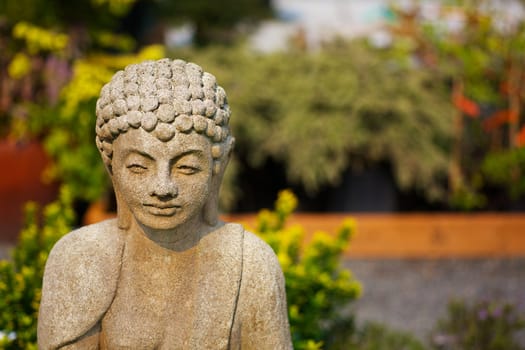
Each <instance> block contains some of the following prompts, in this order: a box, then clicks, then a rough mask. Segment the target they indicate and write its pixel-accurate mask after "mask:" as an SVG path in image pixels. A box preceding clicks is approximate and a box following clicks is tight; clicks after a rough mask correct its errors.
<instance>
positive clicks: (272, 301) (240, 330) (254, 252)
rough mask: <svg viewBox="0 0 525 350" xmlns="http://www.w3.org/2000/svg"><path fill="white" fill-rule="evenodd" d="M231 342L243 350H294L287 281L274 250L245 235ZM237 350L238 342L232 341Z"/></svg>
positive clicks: (251, 236)
mask: <svg viewBox="0 0 525 350" xmlns="http://www.w3.org/2000/svg"><path fill="white" fill-rule="evenodd" d="M235 323H236V325H234V329H233V333H232V338H237V339H240V348H241V349H242V350H251V349H253V350H255V349H257V350H265V349H267V350H281V349H282V350H288V349H292V344H291V338H290V327H289V324H288V310H287V307H286V292H285V285H284V277H283V273H282V270H281V267H280V265H279V262H278V261H277V257H276V256H275V254H274V252H273V251H272V249H271V248H270V247H269V246H268V245H267V244H266V243H264V242H262V241H261V240H260V239H259V238H257V237H255V236H254V235H253V234H251V233H250V232H246V233H245V242H244V254H243V272H242V282H241V288H240V294H239V301H238V306H237V312H236V316H235ZM232 345H233V346H232V348H233V349H235V348H236V346H235V341H232Z"/></svg>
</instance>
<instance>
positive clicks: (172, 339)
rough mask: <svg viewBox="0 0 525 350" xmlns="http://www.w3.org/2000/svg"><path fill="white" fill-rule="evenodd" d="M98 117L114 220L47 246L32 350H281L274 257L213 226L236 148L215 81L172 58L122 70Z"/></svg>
mask: <svg viewBox="0 0 525 350" xmlns="http://www.w3.org/2000/svg"><path fill="white" fill-rule="evenodd" d="M124 86H125V87H126V88H124ZM188 100H191V102H189V101H188ZM159 102H160V104H159ZM185 106H188V108H186V107H185ZM189 107H191V108H189ZM97 115H98V119H97V123H96V125H97V128H96V130H97V142H96V143H97V147H99V150H100V152H101V155H102V159H103V161H104V163H105V165H106V167H107V169H108V172H109V174H110V176H111V178H112V181H113V185H114V188H115V193H116V197H117V204H118V218H117V219H115V220H109V221H105V222H102V223H99V224H95V225H91V226H87V227H83V228H81V229H79V230H76V231H73V232H71V233H69V234H68V235H66V236H65V237H64V238H62V239H61V240H60V241H59V242H58V243H57V244H56V245H55V247H54V248H53V250H52V252H51V254H50V256H49V259H48V262H47V265H46V271H45V275H44V283H43V289H42V301H41V306H40V313H39V320H38V343H39V348H41V349H241V348H242V349H268V350H270V349H271V350H274V349H291V348H292V345H291V340H290V330H289V326H288V318H287V309H286V295H285V288H284V279H283V275H282V271H281V269H280V266H279V264H278V262H277V259H276V257H275V254H274V253H273V251H272V250H271V248H270V247H269V246H268V245H266V243H264V242H263V241H262V240H260V239H259V238H257V237H256V236H255V235H253V234H252V233H250V232H247V231H245V230H244V229H243V228H242V226H240V225H238V224H225V223H223V222H220V221H219V220H218V218H217V197H218V193H219V187H220V183H221V179H222V175H223V173H224V170H225V168H226V164H227V162H228V159H229V156H230V154H231V150H232V147H233V143H234V139H233V137H232V136H231V134H230V130H229V127H228V121H229V117H230V110H229V107H228V104H227V99H226V95H225V93H224V90H223V89H222V88H221V87H220V86H218V85H217V84H216V82H215V78H214V77H213V76H212V75H211V74H209V73H206V72H203V70H202V68H200V67H199V66H197V65H195V64H192V63H185V62H184V61H181V60H176V61H171V60H169V59H164V60H160V61H156V62H152V61H148V62H143V63H141V64H138V65H131V66H129V67H127V68H126V69H125V70H124V71H123V72H119V73H117V74H115V76H114V78H113V80H112V81H111V82H110V83H108V84H107V85H106V86H105V87H104V88H103V89H102V92H101V97H100V100H99V102H98V103H97ZM203 125H204V129H202V126H203ZM139 126H142V127H139ZM108 130H109V132H108Z"/></svg>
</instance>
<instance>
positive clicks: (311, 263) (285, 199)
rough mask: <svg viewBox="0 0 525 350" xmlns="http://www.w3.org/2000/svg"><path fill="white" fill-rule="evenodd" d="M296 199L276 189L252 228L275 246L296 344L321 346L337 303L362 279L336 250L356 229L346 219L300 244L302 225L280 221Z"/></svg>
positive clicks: (355, 293) (357, 290)
mask: <svg viewBox="0 0 525 350" xmlns="http://www.w3.org/2000/svg"><path fill="white" fill-rule="evenodd" d="M296 206H297V199H296V197H295V196H294V194H293V193H292V192H290V191H288V190H285V191H282V192H280V193H279V197H278V199H277V201H276V204H275V209H274V211H269V210H262V211H261V212H260V213H259V216H258V220H257V229H256V232H257V233H258V234H259V235H260V236H261V237H262V238H263V239H264V240H265V241H266V242H267V243H268V244H269V245H270V246H271V247H272V248H273V249H274V251H275V253H276V254H277V258H278V259H279V262H280V263H281V267H282V269H283V272H284V276H285V279H286V293H287V298H288V312H289V317H290V326H291V331H292V337H293V342H294V346H295V348H296V349H312V350H313V349H320V348H321V347H322V344H323V342H324V341H326V339H328V338H329V337H330V332H331V330H332V327H333V326H334V324H335V322H336V320H337V319H338V317H340V316H341V315H339V314H338V310H339V309H340V307H341V306H343V305H345V304H347V303H348V302H350V301H351V300H353V299H355V298H357V297H358V296H359V295H360V294H361V285H360V284H359V282H357V281H356V280H355V279H354V278H353V277H352V274H351V273H350V271H348V270H345V269H343V268H342V267H341V266H340V260H341V255H342V253H343V251H344V250H345V248H346V247H347V245H348V241H349V239H350V237H351V235H352V234H353V233H354V231H355V221H354V220H352V219H346V220H345V221H344V222H343V223H342V226H341V228H340V229H339V231H338V232H337V234H336V235H333V236H332V235H329V234H327V233H324V232H317V233H315V234H314V236H313V238H312V240H311V241H310V242H309V243H308V244H306V245H304V244H303V242H304V235H305V232H304V230H303V228H302V227H301V226H285V224H286V219H287V218H288V217H289V216H290V214H291V213H292V212H293V211H294V210H295V208H296Z"/></svg>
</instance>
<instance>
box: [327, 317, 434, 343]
mask: <svg viewBox="0 0 525 350" xmlns="http://www.w3.org/2000/svg"><path fill="white" fill-rule="evenodd" d="M338 333H339V334H337V337H336V339H334V341H332V344H331V346H330V348H329V349H330V350H424V349H425V347H424V346H423V344H421V342H420V341H419V340H417V339H416V338H415V337H414V336H412V335H411V334H409V333H405V332H400V331H394V330H391V329H388V328H387V327H385V326H384V325H381V324H379V323H374V322H368V323H366V324H364V325H363V326H361V327H359V328H358V329H356V330H354V329H353V327H352V328H350V329H348V330H346V332H343V329H341V330H340V332H338Z"/></svg>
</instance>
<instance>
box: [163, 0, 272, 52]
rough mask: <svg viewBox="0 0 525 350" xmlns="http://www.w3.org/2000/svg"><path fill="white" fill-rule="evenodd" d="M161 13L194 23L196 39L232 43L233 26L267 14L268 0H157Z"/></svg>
mask: <svg viewBox="0 0 525 350" xmlns="http://www.w3.org/2000/svg"><path fill="white" fill-rule="evenodd" d="M156 1H157V3H158V8H159V10H160V12H159V15H160V17H161V18H162V17H163V18H164V19H165V20H167V21H174V22H178V23H182V22H191V23H192V24H193V25H194V26H195V43H196V44H197V45H205V44H209V43H212V42H222V43H231V42H233V39H234V38H235V37H236V35H235V27H236V26H238V25H239V24H242V23H250V22H252V21H255V20H259V19H261V18H266V17H270V16H271V15H272V9H271V6H270V0H223V1H206V0H176V1H172V0H156Z"/></svg>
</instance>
